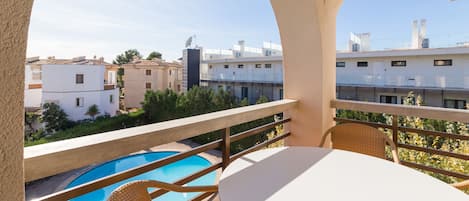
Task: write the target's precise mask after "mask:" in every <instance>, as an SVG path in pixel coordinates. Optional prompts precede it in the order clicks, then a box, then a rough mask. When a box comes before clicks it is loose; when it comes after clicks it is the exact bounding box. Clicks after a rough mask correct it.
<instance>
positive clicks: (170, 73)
mask: <svg viewBox="0 0 469 201" xmlns="http://www.w3.org/2000/svg"><path fill="white" fill-rule="evenodd" d="M122 67H123V68H124V76H123V81H124V89H123V93H124V106H125V107H126V108H140V107H141V106H142V105H141V103H142V102H143V100H144V98H145V93H146V91H148V90H153V91H158V90H165V89H171V90H173V91H175V92H177V93H180V92H183V89H182V80H183V69H182V68H183V67H182V65H181V64H180V63H177V62H166V61H163V60H160V59H153V60H135V61H132V62H131V63H128V64H124V65H122Z"/></svg>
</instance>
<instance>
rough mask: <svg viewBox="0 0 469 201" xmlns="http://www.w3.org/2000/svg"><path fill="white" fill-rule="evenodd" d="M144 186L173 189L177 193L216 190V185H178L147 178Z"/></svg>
mask: <svg viewBox="0 0 469 201" xmlns="http://www.w3.org/2000/svg"><path fill="white" fill-rule="evenodd" d="M144 185H145V187H147V188H160V189H164V190H167V191H174V192H178V193H186V192H217V191H218V186H217V185H212V186H180V185H176V184H170V183H165V182H161V181H154V180H149V181H145V183H144Z"/></svg>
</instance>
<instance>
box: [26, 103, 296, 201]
mask: <svg viewBox="0 0 469 201" xmlns="http://www.w3.org/2000/svg"><path fill="white" fill-rule="evenodd" d="M296 104H297V101H295V100H281V101H275V102H270V103H265V104H259V105H254V106H247V107H241V108H236V109H230V110H225V111H220V112H214V113H209V114H204V115H198V116H193V117H189V118H183V119H177V120H171V121H166V122H162V123H156V124H150V125H145V126H140V127H134V128H128V129H122V130H118V131H112V132H107V133H102V134H96V135H91V136H86V137H80V138H75V139H69V140H64V141H59V142H53V143H49V144H44V145H37V146H32V147H27V148H25V154H24V164H25V175H26V178H25V181H33V180H37V179H41V178H45V177H49V176H52V175H56V174H59V173H63V172H66V171H69V170H73V169H77V168H81V167H85V166H88V165H91V164H96V163H101V162H104V161H108V160H111V159H114V158H117V157H120V156H124V155H128V154H131V153H135V152H137V151H140V150H145V149H148V148H151V147H155V146H158V145H162V144H166V143H170V142H175V141H180V140H184V139H188V138H192V137H195V136H198V135H201V134H204V133H209V132H213V131H220V130H223V132H221V133H222V134H221V136H219V137H220V139H218V140H215V141H212V142H209V143H207V144H203V145H200V146H198V147H195V148H193V149H191V150H188V151H185V152H181V153H178V154H176V155H172V156H169V157H167V158H164V159H161V160H157V161H154V162H150V163H148V164H145V165H142V166H139V167H135V168H132V169H129V170H126V171H123V172H120V173H116V174H113V175H110V176H107V177H104V178H101V179H98V180H95V181H91V182H88V183H85V184H82V185H79V186H76V187H73V188H69V189H65V190H62V191H59V192H57V193H54V194H51V195H47V196H45V197H42V198H39V199H38V200H47V201H51V200H69V199H72V198H75V197H79V196H81V195H84V194H86V193H89V192H92V191H94V190H97V189H100V188H103V187H106V186H109V185H112V184H114V183H117V182H119V181H122V180H125V179H128V178H132V177H134V176H137V175H140V174H142V173H145V172H148V171H151V170H154V169H156V168H159V167H162V166H164V165H167V164H170V163H173V162H176V161H179V160H182V159H184V158H187V157H190V156H193V155H196V154H199V153H202V152H206V151H208V150H212V149H220V150H221V153H222V157H221V158H222V160H221V162H220V163H216V164H212V165H211V166H210V167H208V168H205V169H203V170H200V171H198V172H195V173H193V174H191V175H189V176H187V177H184V178H180V179H179V180H177V181H176V182H174V184H176V185H179V186H182V185H185V184H187V183H189V182H191V181H193V180H195V179H197V178H199V177H202V176H204V175H206V174H208V173H210V172H213V171H215V170H217V169H220V168H224V167H226V166H227V165H228V164H229V163H230V162H231V161H233V160H235V159H237V158H239V157H241V156H243V155H244V154H247V153H249V152H252V151H255V150H258V149H261V148H264V147H266V146H268V145H270V144H272V143H276V142H278V141H280V140H283V139H285V138H287V137H288V136H289V135H290V133H289V132H288V131H287V130H285V129H282V130H283V133H277V134H276V135H275V136H274V137H271V138H270V139H267V140H266V141H263V142H259V143H258V144H255V145H253V146H251V147H249V148H247V149H244V150H242V151H240V152H238V153H234V154H232V152H231V151H230V150H232V147H231V144H232V143H234V142H236V141H239V140H241V139H245V138H247V137H250V136H254V135H266V132H267V131H270V130H272V129H274V128H276V126H280V125H283V124H285V123H287V122H289V121H290V119H289V118H283V119H278V120H276V121H272V122H270V123H267V124H263V125H260V126H258V127H255V128H251V129H249V130H246V131H242V132H239V133H233V132H232V131H231V128H233V127H234V126H236V125H239V124H243V123H247V122H251V121H254V120H258V119H263V118H266V117H272V118H273V115H277V114H279V113H282V112H285V111H288V110H289V109H291V108H293V107H294V106H295V105H296ZM167 192H168V191H167V190H163V189H157V190H155V191H153V192H151V197H153V198H156V197H159V196H161V195H164V194H165V193H167ZM213 194H214V193H213V192H208V193H201V194H199V195H198V196H196V197H195V198H193V200H202V199H204V198H207V197H209V196H212V195H213Z"/></svg>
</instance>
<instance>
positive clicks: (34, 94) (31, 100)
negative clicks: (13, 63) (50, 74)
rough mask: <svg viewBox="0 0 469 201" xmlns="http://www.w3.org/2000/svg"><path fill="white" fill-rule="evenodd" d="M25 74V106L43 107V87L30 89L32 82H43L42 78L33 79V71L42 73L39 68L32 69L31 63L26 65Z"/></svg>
mask: <svg viewBox="0 0 469 201" xmlns="http://www.w3.org/2000/svg"><path fill="white" fill-rule="evenodd" d="M24 69H25V74H24V83H25V85H24V107H27V108H31V107H32V108H39V107H41V98H42V89H29V85H30V84H42V80H41V79H33V73H39V74H40V73H41V70H40V69H39V68H35V69H34V70H32V69H31V65H26V66H25V68H24Z"/></svg>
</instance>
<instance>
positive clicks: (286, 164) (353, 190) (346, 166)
mask: <svg viewBox="0 0 469 201" xmlns="http://www.w3.org/2000/svg"><path fill="white" fill-rule="evenodd" d="M219 196H220V200H221V201H240V200H243V201H258V200H270V201H273V200H279V201H286V200H318V201H377V200H379V201H396V200H411V201H417V200H424V201H441V200H451V201H468V200H469V196H467V195H466V194H465V193H463V192H461V191H459V190H457V189H455V188H453V187H451V186H450V185H448V184H446V183H444V182H442V181H440V180H438V179H435V178H433V177H431V176H428V175H426V174H424V173H421V172H419V171H417V170H414V169H411V168H408V167H405V166H403V165H399V164H395V163H392V162H390V161H387V160H382V159H379V158H375V157H371V156H367V155H363V154H358V153H353V152H348V151H342V150H332V149H324V148H314V147H282V148H274V149H264V150H261V151H256V152H253V153H250V154H247V155H245V156H243V157H241V158H239V159H237V160H235V161H233V162H232V163H231V164H230V165H229V166H228V167H227V168H226V169H225V170H224V171H223V173H222V175H221V178H220V182H219Z"/></svg>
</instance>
